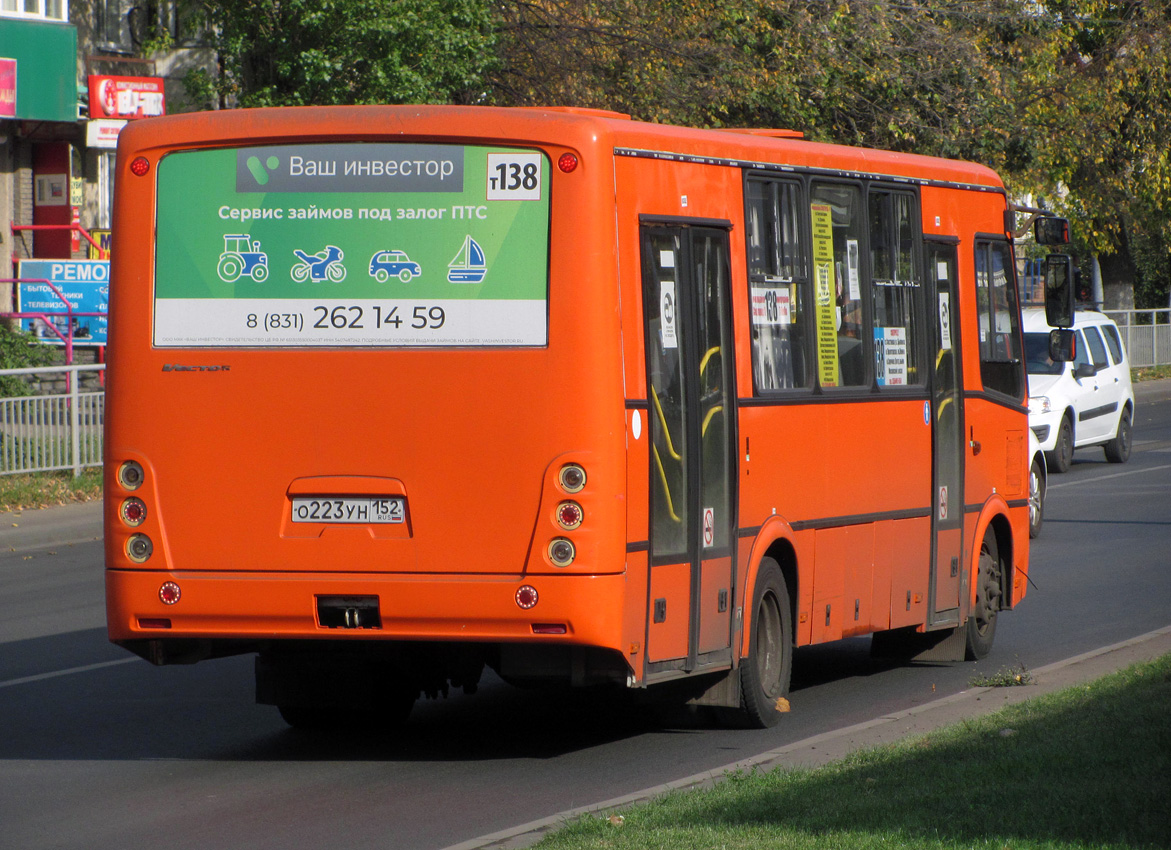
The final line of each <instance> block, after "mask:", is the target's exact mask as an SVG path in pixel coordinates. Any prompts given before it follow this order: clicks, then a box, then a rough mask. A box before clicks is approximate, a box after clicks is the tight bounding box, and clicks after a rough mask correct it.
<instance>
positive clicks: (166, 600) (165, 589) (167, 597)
mask: <svg viewBox="0 0 1171 850" xmlns="http://www.w3.org/2000/svg"><path fill="white" fill-rule="evenodd" d="M182 595H183V591H181V590H180V589H179V585H177V584H175V582H173V581H169V582H167V583H166V584H164V585H163V586H162V587H160V588H159V599H161V600H162V601H163V604H164V605H174V604H175V603H176V602H178V601H179V597H180V596H182Z"/></svg>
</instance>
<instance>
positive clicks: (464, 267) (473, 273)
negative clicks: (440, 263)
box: [447, 235, 488, 283]
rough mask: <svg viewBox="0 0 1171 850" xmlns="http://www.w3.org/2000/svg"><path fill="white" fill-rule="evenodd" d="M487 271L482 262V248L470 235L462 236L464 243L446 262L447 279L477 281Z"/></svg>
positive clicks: (452, 280) (449, 280)
mask: <svg viewBox="0 0 1171 850" xmlns="http://www.w3.org/2000/svg"><path fill="white" fill-rule="evenodd" d="M487 273H488V266H487V264H486V263H485V262H484V249H483V248H481V247H480V244H479V243H478V242H476V240H475V239H473V238H472V237H471V236H470V235H469V236H465V237H464V244H463V245H461V246H460V249H459V251H458V252H457V253H456V255H455V257H453V258H452V260H451V262H450V263H448V264H447V280H448V282H450V283H479V282H480V281H482V280H483V279H484V275H485V274H487Z"/></svg>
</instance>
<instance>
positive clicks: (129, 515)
mask: <svg viewBox="0 0 1171 850" xmlns="http://www.w3.org/2000/svg"><path fill="white" fill-rule="evenodd" d="M144 520H146V502H144V501H142V499H133V498H131V499H127V500H126V501H125V502H123V503H122V522H124V523H126V524H127V525H129V526H132V527H133V526H137V525H142V523H143V521H144Z"/></svg>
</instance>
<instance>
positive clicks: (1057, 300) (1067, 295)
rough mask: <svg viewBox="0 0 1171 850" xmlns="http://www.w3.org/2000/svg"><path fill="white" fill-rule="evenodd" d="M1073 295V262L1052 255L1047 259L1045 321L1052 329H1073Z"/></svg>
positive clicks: (1062, 256) (1061, 255)
mask: <svg viewBox="0 0 1171 850" xmlns="http://www.w3.org/2000/svg"><path fill="white" fill-rule="evenodd" d="M1073 294H1074V293H1073V260H1072V259H1071V258H1070V257H1069V255H1068V254H1050V255H1049V256H1047V257H1046V258H1045V321H1047V322H1048V323H1049V325H1050V326H1051V327H1054V328H1070V327H1073Z"/></svg>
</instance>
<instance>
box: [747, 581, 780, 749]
mask: <svg viewBox="0 0 1171 850" xmlns="http://www.w3.org/2000/svg"><path fill="white" fill-rule="evenodd" d="M751 627H752V634H751V636H750V637H749V641H748V656H747V657H746V658H745V659H744V660H743V661H742V662H741V664H740V710H741V712H742V716H743V719H744V720H745V721H746V722H747V723H748V724H749V725H750V726H753V727H755V728H757V729H764V728H767V727H769V726H774V725H776V723H777V722H778V721H779V720H780V719H781V714H782V713H783V712H784V711H787V710H788V704H787V703H786V702H784V698H785V696H786V695H787V694H788V693H789V677H790V675H791V673H792V670H793V613H792V609H791V608H790V607H789V589H788V587H786V585H785V577H784V576H783V575H782V574H781V568H780V566H778V565H777V562H776V561H774V560H773V559H772V558H765V559H764V560H763V561H761V564H760V572H759V573H758V574H757V576H756V585H755V587H754V589H753V592H752V625H751Z"/></svg>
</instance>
